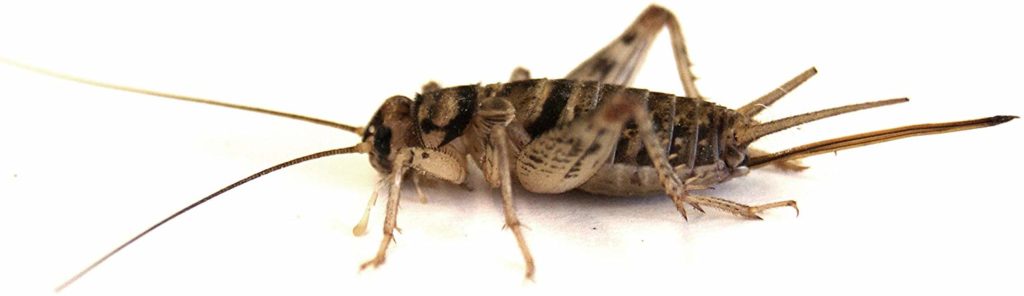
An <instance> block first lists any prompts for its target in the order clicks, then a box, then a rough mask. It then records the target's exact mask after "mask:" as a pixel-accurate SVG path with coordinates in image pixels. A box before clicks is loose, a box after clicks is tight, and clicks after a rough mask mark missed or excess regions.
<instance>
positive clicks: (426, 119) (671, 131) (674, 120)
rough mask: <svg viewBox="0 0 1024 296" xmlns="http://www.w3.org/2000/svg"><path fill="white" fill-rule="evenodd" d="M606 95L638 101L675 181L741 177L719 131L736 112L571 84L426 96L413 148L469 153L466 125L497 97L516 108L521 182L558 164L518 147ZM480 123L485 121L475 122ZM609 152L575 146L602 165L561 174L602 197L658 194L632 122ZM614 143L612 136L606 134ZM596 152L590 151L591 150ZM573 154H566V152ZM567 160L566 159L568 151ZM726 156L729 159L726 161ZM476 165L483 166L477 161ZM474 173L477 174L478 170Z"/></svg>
mask: <svg viewBox="0 0 1024 296" xmlns="http://www.w3.org/2000/svg"><path fill="white" fill-rule="evenodd" d="M609 96H631V97H633V98H635V99H638V100H641V101H645V102H646V103H647V107H648V110H650V114H651V117H652V120H653V124H654V127H655V131H656V134H657V138H658V142H659V143H661V144H662V147H663V148H662V149H664V151H665V152H666V154H667V155H668V156H669V162H670V164H671V165H672V167H673V168H674V169H675V171H676V172H677V174H679V176H680V177H681V178H683V179H688V180H689V183H690V184H694V185H713V184H717V183H720V182H722V181H725V180H727V179H728V178H730V177H732V176H734V175H737V174H743V173H745V172H746V170H745V168H743V167H742V163H741V162H742V160H744V159H745V158H746V155H745V153H746V152H745V151H743V150H744V149H740V148H738V147H737V146H736V145H732V141H728V140H727V139H730V138H731V137H730V135H725V134H724V133H727V132H728V130H727V129H726V127H729V126H732V125H733V123H734V122H735V121H737V120H743V119H742V116H740V115H739V114H738V113H736V112H735V111H733V110H731V109H728V108H725V107H722V106H719V105H716V104H714V103H711V102H707V101H703V100H698V99H693V98H687V97H679V96H675V95H672V94H666V93H659V92H652V91H648V90H645V89H638V88H630V87H624V86H620V85H612V84H602V83H599V82H595V81H579V80H570V79H555V80H548V79H534V80H523V81H515V82H510V83H500V84H490V85H465V86H456V87H449V88H444V89H439V90H435V91H430V92H426V93H423V94H420V95H418V96H417V97H416V100H415V103H414V107H413V108H414V111H413V112H412V114H415V115H416V117H417V118H415V122H417V124H416V125H417V129H418V132H417V134H418V137H419V139H420V144H421V145H423V146H424V147H427V148H437V149H441V150H444V151H449V152H450V153H451V154H456V155H466V154H472V153H470V152H471V151H479V150H482V149H474V148H475V147H472V146H473V145H476V144H477V142H472V141H470V139H469V138H470V137H464V135H466V134H472V129H473V128H474V124H473V120H474V119H473V118H474V116H476V115H477V112H478V106H479V104H480V102H481V101H482V100H484V99H486V98H489V97H497V98H502V99H505V100H507V101H509V102H510V103H511V104H512V105H513V106H514V108H515V117H514V119H512V121H511V123H510V124H509V125H508V131H509V140H510V142H511V143H512V145H511V147H510V148H512V149H511V150H512V151H511V153H510V154H511V155H510V156H509V157H510V158H512V159H517V158H522V161H520V162H519V164H520V165H518V166H516V167H515V172H516V173H517V174H520V175H524V174H530V173H533V171H534V170H544V168H543V167H538V166H537V165H535V164H539V163H541V162H558V161H559V158H558V157H549V156H550V155H543V156H541V155H538V156H533V155H521V153H522V151H521V150H522V148H523V147H525V146H526V145H528V144H529V143H530V142H532V141H533V140H534V139H535V138H537V137H539V136H541V135H543V134H544V133H545V132H548V131H550V130H552V129H554V128H558V127H562V126H566V125H568V124H569V123H570V122H573V121H574V120H577V119H579V118H584V117H587V116H592V113H593V112H592V111H594V110H595V109H597V108H598V106H600V104H601V103H602V102H603V101H607V98H609ZM480 118H484V119H486V118H487V116H480ZM608 132H612V133H615V134H618V140H617V141H615V144H614V146H613V147H604V148H605V149H600V148H601V147H594V146H590V147H575V148H574V149H575V150H579V151H575V152H576V153H597V152H598V151H599V150H600V151H609V152H610V155H608V156H597V157H604V158H605V159H606V161H604V162H601V163H599V167H597V168H587V167H578V166H581V164H580V163H579V161H578V160H577V161H568V160H567V161H566V163H565V165H569V166H574V167H572V168H570V170H569V172H568V173H566V174H565V175H564V177H565V178H567V179H569V178H572V177H577V176H576V175H575V174H592V176H591V177H590V178H589V180H587V181H586V182H585V183H583V184H582V185H581V186H579V187H578V188H579V189H582V190H584V191H588V192H591V193H596V194H606V195H622V196H628V195H644V194H663V193H664V189H663V188H662V187H661V183H660V182H659V180H658V175H657V172H656V171H655V170H654V168H653V166H652V163H651V160H650V158H649V157H648V153H647V152H646V151H645V150H644V146H643V144H642V142H641V139H640V138H639V137H637V134H638V130H637V126H636V124H635V123H633V122H632V121H630V122H628V123H627V124H626V125H625V126H624V127H622V128H621V129H618V130H609V131H608ZM613 136H614V135H613ZM595 146H596V145H595ZM570 150H573V149H570ZM569 153H572V152H569ZM727 156H728V157H727ZM475 159H476V161H477V162H480V161H486V160H485V159H481V158H480V157H476V158H475ZM478 165H479V166H480V167H484V166H483V165H480V164H479V163H478Z"/></svg>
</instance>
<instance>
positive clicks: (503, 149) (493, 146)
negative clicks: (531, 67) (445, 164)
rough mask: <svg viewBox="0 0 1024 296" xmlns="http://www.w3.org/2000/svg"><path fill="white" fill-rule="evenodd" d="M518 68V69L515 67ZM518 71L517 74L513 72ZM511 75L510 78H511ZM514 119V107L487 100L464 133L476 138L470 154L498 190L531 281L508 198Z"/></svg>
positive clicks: (523, 243)
mask: <svg viewBox="0 0 1024 296" xmlns="http://www.w3.org/2000/svg"><path fill="white" fill-rule="evenodd" d="M519 69H522V68H519ZM517 72H518V71H517ZM514 76H515V74H513V79H515V77H514ZM514 117H515V107H514V106H513V105H512V103H511V102H509V101H508V100H506V99H504V98H497V97H491V98H487V99H484V100H483V101H482V102H481V103H480V107H479V110H478V111H477V117H476V118H475V119H474V120H473V121H472V123H471V126H470V128H469V129H468V130H467V135H468V136H469V137H467V138H469V139H477V141H479V142H476V143H474V144H473V145H470V146H471V147H473V148H471V149H470V155H471V156H472V157H473V159H474V160H475V161H476V163H477V167H479V168H480V171H481V172H482V173H483V175H484V180H486V181H487V183H488V184H489V185H491V187H492V188H500V189H501V200H502V204H503V205H504V207H503V209H504V212H505V226H504V227H505V228H508V229H509V230H512V234H513V235H515V238H516V243H517V244H518V245H519V250H520V252H521V253H522V255H523V260H524V261H525V263H526V278H528V279H531V278H533V270H534V264H533V255H531V254H530V248H529V247H527V245H526V239H525V238H524V237H523V230H522V224H521V223H520V222H519V218H518V217H517V215H516V208H515V203H514V200H513V199H512V173H511V168H510V165H509V158H510V157H511V155H512V152H511V149H510V148H509V139H508V132H507V130H506V126H508V124H509V123H510V122H512V119H513V118H514Z"/></svg>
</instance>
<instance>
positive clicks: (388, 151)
mask: <svg viewBox="0 0 1024 296" xmlns="http://www.w3.org/2000/svg"><path fill="white" fill-rule="evenodd" d="M412 111H413V101H412V100H410V99H409V98H407V97H403V96H394V97H391V98H388V99H387V101H384V104H382V105H381V106H380V108H379V109H377V113H375V114H374V115H373V118H372V119H370V123H368V124H367V125H366V128H365V129H364V130H363V131H362V135H363V143H364V145H369V147H370V150H369V152H368V153H369V155H370V165H372V166H373V168H374V169H376V170H377V171H378V172H381V173H390V172H391V170H392V167H391V165H392V163H393V162H394V160H395V155H397V154H398V151H399V150H401V149H402V148H405V147H410V146H415V145H416V143H417V140H416V136H415V132H416V129H415V122H416V120H415V118H414V114H413V113H412Z"/></svg>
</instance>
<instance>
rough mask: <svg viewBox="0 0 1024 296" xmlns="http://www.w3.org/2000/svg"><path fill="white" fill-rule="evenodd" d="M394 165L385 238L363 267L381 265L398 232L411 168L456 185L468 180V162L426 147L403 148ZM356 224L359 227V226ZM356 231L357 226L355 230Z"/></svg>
mask: <svg viewBox="0 0 1024 296" xmlns="http://www.w3.org/2000/svg"><path fill="white" fill-rule="evenodd" d="M391 167H392V168H393V171H392V172H391V174H389V175H387V177H386V179H389V180H390V184H389V185H390V189H389V190H388V203H387V209H386V214H385V216H384V237H383V238H382V239H381V242H380V247H379V248H378V249H377V255H376V256H374V257H373V259H370V260H369V261H366V262H365V263H363V264H362V265H360V266H359V269H365V268H367V267H370V266H373V267H377V266H380V265H381V264H383V263H384V258H385V256H386V255H387V250H388V246H390V245H391V242H392V241H394V238H395V237H394V231H395V229H396V226H397V224H398V203H399V201H400V200H401V198H400V195H401V192H402V177H403V176H404V175H405V173H406V171H407V170H408V169H409V168H412V169H414V170H416V171H417V173H422V174H426V175H429V176H431V177H434V178H438V179H441V180H445V181H448V182H452V183H455V184H462V183H464V182H465V181H466V168H465V165H464V164H462V163H461V162H459V161H458V159H457V158H455V157H453V156H451V155H448V154H447V153H444V152H442V151H438V150H431V149H425V148H405V149H402V150H401V151H399V152H398V154H397V155H396V156H395V159H394V161H393V162H392V166H391ZM370 205H372V203H370ZM356 227H357V228H358V227H359V226H356ZM362 228H363V229H365V228H366V227H365V226H363V227H362ZM354 232H355V229H353V233H354Z"/></svg>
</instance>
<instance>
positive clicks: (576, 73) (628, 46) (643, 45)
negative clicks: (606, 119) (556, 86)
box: [565, 5, 701, 98]
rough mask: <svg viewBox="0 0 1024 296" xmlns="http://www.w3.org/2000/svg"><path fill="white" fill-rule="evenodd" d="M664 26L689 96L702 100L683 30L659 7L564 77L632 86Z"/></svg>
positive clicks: (677, 68)
mask: <svg viewBox="0 0 1024 296" xmlns="http://www.w3.org/2000/svg"><path fill="white" fill-rule="evenodd" d="M664 27H667V28H668V33H669V35H670V36H671V38H672V52H673V53H674V54H675V60H676V70H678V72H679V81H680V82H681V83H682V85H683V90H684V91H685V92H686V96H687V97H691V98H701V96H700V93H699V92H698V91H697V85H696V84H695V83H694V81H695V80H697V77H696V76H694V75H693V73H692V72H691V71H690V66H691V63H690V57H689V55H688V54H687V52H686V43H685V42H684V40H683V29H682V27H681V26H679V21H678V20H676V17H675V15H673V14H672V12H670V11H668V10H666V9H665V8H663V7H660V6H657V5H651V6H648V7H647V9H646V10H644V12H643V13H641V14H640V16H638V17H637V18H636V20H635V21H633V24H632V25H630V26H629V28H626V31H625V32H622V35H619V37H618V38H616V39H615V40H613V41H612V42H611V43H609V44H608V45H607V46H605V47H604V48H602V49H601V50H600V51H598V52H597V53H595V54H594V55H593V56H591V57H590V58H589V59H587V60H586V61H584V62H583V63H582V64H580V65H579V66H577V67H576V69H573V70H572V72H569V75H567V76H566V77H565V78H569V79H577V80H594V81H601V82H604V83H609V84H618V85H626V86H628V85H630V84H632V83H633V78H635V77H636V73H637V71H638V70H639V68H640V65H641V64H643V62H644V58H646V57H647V52H648V51H649V49H650V47H651V43H653V41H654V38H655V37H657V36H658V32H661V29H662V28H664Z"/></svg>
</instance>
